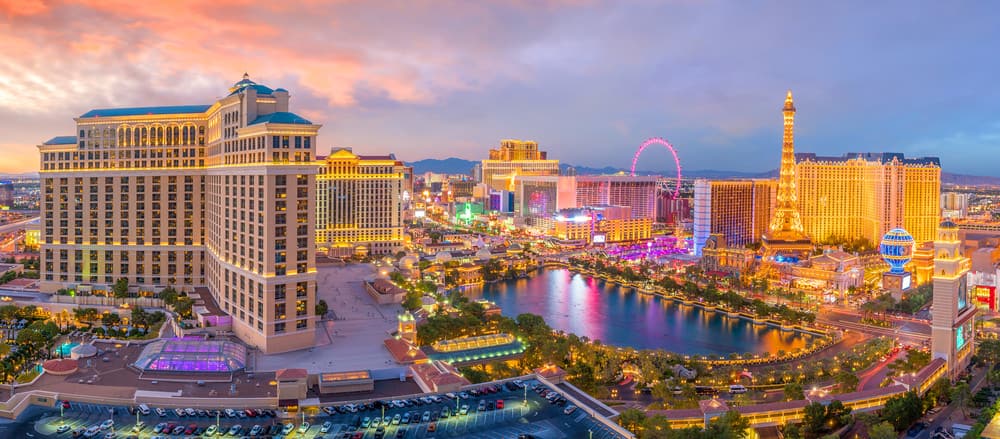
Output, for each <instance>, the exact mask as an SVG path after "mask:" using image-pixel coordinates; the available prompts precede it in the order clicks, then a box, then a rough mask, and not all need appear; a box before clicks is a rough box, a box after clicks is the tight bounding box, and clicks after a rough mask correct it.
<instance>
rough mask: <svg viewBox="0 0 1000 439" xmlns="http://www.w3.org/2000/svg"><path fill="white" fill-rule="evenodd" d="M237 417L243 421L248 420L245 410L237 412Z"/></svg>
mask: <svg viewBox="0 0 1000 439" xmlns="http://www.w3.org/2000/svg"><path fill="white" fill-rule="evenodd" d="M236 416H237V417H239V418H241V419H246V417H247V412H245V411H243V410H237V411H236Z"/></svg>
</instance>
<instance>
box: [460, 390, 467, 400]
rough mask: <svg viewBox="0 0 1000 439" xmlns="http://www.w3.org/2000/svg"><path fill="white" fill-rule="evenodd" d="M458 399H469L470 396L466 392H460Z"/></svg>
mask: <svg viewBox="0 0 1000 439" xmlns="http://www.w3.org/2000/svg"><path fill="white" fill-rule="evenodd" d="M458 397H459V398H462V399H469V394H468V393H466V392H459V394H458Z"/></svg>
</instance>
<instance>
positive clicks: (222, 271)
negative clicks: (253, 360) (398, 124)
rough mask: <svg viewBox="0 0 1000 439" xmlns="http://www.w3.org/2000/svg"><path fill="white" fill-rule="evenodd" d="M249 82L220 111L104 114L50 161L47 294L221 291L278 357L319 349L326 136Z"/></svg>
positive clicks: (237, 321)
mask: <svg viewBox="0 0 1000 439" xmlns="http://www.w3.org/2000/svg"><path fill="white" fill-rule="evenodd" d="M289 97H290V96H289V93H288V91H287V90H284V89H281V88H277V89H272V88H270V87H267V86H264V85H262V84H257V83H255V82H253V81H251V80H250V78H249V76H248V75H245V74H244V76H243V79H242V80H240V81H238V82H236V83H235V84H233V86H232V87H230V88H229V90H228V92H227V94H226V96H225V97H223V98H221V99H219V100H218V101H216V102H213V103H210V104H206V105H183V106H170V107H141V108H113V109H95V110H91V111H88V112H86V113H84V114H83V115H81V116H80V117H77V118H76V119H75V121H76V124H77V132H76V133H75V134H74V135H71V136H60V137H55V138H53V139H51V140H49V141H47V142H45V143H43V144H41V145H39V146H38V149H39V152H40V154H41V167H40V174H41V186H42V196H43V199H42V204H41V217H42V219H41V220H42V224H41V229H42V233H41V236H42V242H41V244H40V245H41V256H42V260H41V288H42V290H43V291H48V292H54V291H56V290H58V289H60V288H67V289H76V290H86V289H91V290H109V289H110V287H111V285H112V284H113V283H114V282H115V280H117V279H118V278H126V279H128V282H129V284H130V285H132V286H133V287H134V288H137V289H139V290H140V291H151V292H155V291H159V290H161V289H163V288H165V287H167V286H172V287H174V288H176V289H178V290H182V291H193V290H194V289H195V288H199V287H204V288H207V289H208V290H209V291H210V292H211V295H212V297H213V298H214V299H215V300H216V301H217V302H218V304H219V307H220V308H221V309H222V310H224V311H225V312H226V313H228V314H230V315H231V316H232V319H233V331H234V332H235V333H236V335H237V336H239V337H240V338H241V339H242V340H243V341H245V342H246V343H247V344H249V345H251V346H255V347H257V348H258V349H260V350H262V351H264V352H268V353H270V352H281V351H289V350H295V349H301V348H305V347H310V346H312V345H313V342H314V337H313V336H314V331H315V321H314V319H315V316H314V311H313V310H314V309H315V302H316V291H315V290H316V270H315V267H314V260H315V255H314V252H315V250H314V249H315V242H314V241H315V224H316V221H315V215H316V213H315V212H316V209H315V207H316V199H315V187H316V182H315V179H316V173H317V170H318V168H319V166H318V165H317V163H316V161H315V159H316V152H315V151H316V136H317V134H318V132H319V129H320V125H317V124H314V123H312V122H310V121H308V120H306V119H304V118H302V117H301V116H298V115H296V114H294V113H291V112H289Z"/></svg>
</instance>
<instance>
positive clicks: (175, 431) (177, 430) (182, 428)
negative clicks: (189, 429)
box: [170, 425, 184, 436]
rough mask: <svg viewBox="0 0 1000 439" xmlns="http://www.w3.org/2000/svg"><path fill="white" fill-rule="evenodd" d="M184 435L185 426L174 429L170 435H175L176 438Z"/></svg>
mask: <svg viewBox="0 0 1000 439" xmlns="http://www.w3.org/2000/svg"><path fill="white" fill-rule="evenodd" d="M183 433H184V426H183V425H178V426H176V427H174V429H173V430H171V431H170V434H172V435H175V436H176V435H178V434H183Z"/></svg>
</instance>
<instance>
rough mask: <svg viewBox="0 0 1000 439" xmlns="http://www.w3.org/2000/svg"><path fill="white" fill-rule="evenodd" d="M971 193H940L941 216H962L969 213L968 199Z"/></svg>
mask: <svg viewBox="0 0 1000 439" xmlns="http://www.w3.org/2000/svg"><path fill="white" fill-rule="evenodd" d="M971 197H972V195H971V194H962V193H958V192H943V193H941V217H943V218H964V217H965V216H967V215H968V214H969V199H970V198H971Z"/></svg>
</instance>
